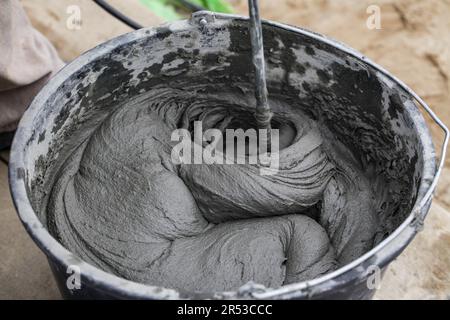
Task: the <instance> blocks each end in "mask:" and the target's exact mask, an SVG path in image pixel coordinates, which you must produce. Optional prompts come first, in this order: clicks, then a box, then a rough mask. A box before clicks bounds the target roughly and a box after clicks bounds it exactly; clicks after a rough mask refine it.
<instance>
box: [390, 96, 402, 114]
mask: <svg viewBox="0 0 450 320" xmlns="http://www.w3.org/2000/svg"><path fill="white" fill-rule="evenodd" d="M402 106H403V102H402V100H401V98H400V96H399V95H398V94H391V95H390V96H389V107H388V112H389V116H390V117H391V118H392V119H398V115H399V114H400V113H401V112H402Z"/></svg>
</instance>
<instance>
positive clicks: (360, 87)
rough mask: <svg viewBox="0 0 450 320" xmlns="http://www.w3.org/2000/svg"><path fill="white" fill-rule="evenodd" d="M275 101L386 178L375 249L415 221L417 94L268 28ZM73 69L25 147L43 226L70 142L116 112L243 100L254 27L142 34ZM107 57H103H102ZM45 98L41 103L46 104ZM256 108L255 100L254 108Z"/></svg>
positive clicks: (230, 22)
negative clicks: (157, 100)
mask: <svg viewBox="0 0 450 320" xmlns="http://www.w3.org/2000/svg"><path fill="white" fill-rule="evenodd" d="M264 41H265V54H266V64H267V77H268V86H269V94H270V96H271V97H272V98H276V97H277V96H282V97H283V99H284V100H287V101H289V104H290V105H291V106H292V107H295V108H301V109H302V110H303V112H304V113H306V114H307V115H308V116H310V117H311V118H312V119H314V120H316V121H317V122H319V123H321V125H323V126H326V127H327V129H329V130H330V131H331V132H333V133H334V134H335V136H336V137H337V138H338V139H339V140H340V141H341V142H342V143H343V144H345V145H346V146H347V147H348V148H349V149H350V150H351V151H352V152H353V154H354V156H355V157H356V158H357V159H359V160H360V161H361V163H362V164H363V165H364V166H371V167H373V170H374V172H375V174H377V175H379V176H380V177H383V179H384V180H385V181H386V187H385V192H386V194H387V195H389V197H388V199H390V200H389V201H386V202H384V203H382V204H381V205H380V207H379V208H377V212H378V213H379V217H380V220H381V221H382V223H381V225H380V226H379V230H378V236H377V238H376V241H375V243H374V245H376V244H377V243H379V242H380V241H382V240H383V239H384V238H386V237H387V236H388V235H389V234H390V233H392V232H393V231H394V230H395V229H396V228H397V227H398V226H399V225H400V224H401V222H402V221H404V219H405V218H406V217H407V216H408V215H409V214H410V212H411V209H412V207H413V204H414V202H415V200H416V197H417V194H418V191H419V190H418V188H419V184H420V181H421V178H422V177H421V172H422V168H423V161H424V160H423V157H422V151H423V146H422V144H421V140H420V137H419V132H418V130H417V128H416V126H415V125H414V121H413V117H414V115H416V114H418V111H417V107H416V105H415V104H414V102H413V99H412V98H411V97H410V95H409V94H408V93H407V92H405V91H404V90H403V89H401V88H400V87H399V86H398V85H397V84H396V83H395V82H393V81H391V80H389V79H388V78H386V77H385V76H383V75H382V74H381V73H379V72H378V71H376V70H375V69H373V68H372V67H371V66H369V65H367V64H366V63H364V61H361V60H359V59H357V58H355V57H353V56H351V55H349V54H348V53H345V52H343V51H341V50H340V49H338V48H336V47H334V46H331V45H329V44H326V43H324V42H322V41H318V40H317V39H314V38H311V37H310V36H308V35H307V34H303V33H299V32H293V31H290V30H285V29H283V28H279V27H276V26H273V25H265V26H264ZM95 50H96V52H94V53H88V55H89V54H91V56H92V59H89V62H88V63H84V64H80V63H79V62H78V61H75V62H73V63H72V64H71V65H70V66H69V67H67V68H66V69H64V70H63V71H62V73H65V74H67V78H66V80H65V81H64V82H63V83H60V84H58V86H57V87H55V88H54V90H53V91H52V93H51V95H50V96H49V97H46V98H45V101H42V107H41V109H40V110H39V116H38V117H35V119H34V124H33V134H32V135H31V138H30V140H29V141H28V145H27V150H25V158H26V161H27V163H26V168H24V170H25V171H24V174H23V176H24V177H25V183H26V185H27V187H28V189H27V190H28V196H29V198H30V199H31V202H32V206H33V208H34V210H35V212H37V213H38V215H39V219H40V220H41V222H42V223H43V224H44V225H46V216H45V210H44V208H43V207H44V205H45V199H46V196H48V194H49V188H50V186H51V185H52V182H53V178H54V176H55V173H56V172H57V171H58V170H59V169H60V167H61V165H62V163H63V162H64V160H65V157H67V156H68V155H70V153H69V152H68V151H70V150H72V149H73V148H74V147H76V146H75V145H74V142H73V140H72V139H71V137H73V136H75V135H80V134H81V135H84V136H85V137H86V138H87V137H89V135H90V134H91V133H92V131H91V132H89V131H86V130H85V128H86V126H85V124H86V123H91V124H93V125H92V126H91V127H92V128H93V129H92V130H94V128H95V126H96V124H100V123H101V122H102V120H103V119H105V118H106V117H107V116H108V115H109V114H111V112H113V111H114V110H115V107H116V106H118V105H124V104H125V105H126V101H129V100H130V99H136V98H138V97H139V95H141V94H143V93H145V92H147V91H148V90H150V89H151V88H159V87H161V88H167V87H170V88H173V89H177V88H179V89H182V90H188V91H189V90H200V91H201V92H202V93H204V94H206V95H208V94H210V95H211V96H214V95H215V94H217V92H220V91H222V90H227V91H229V92H232V93H233V94H235V95H236V97H237V98H239V97H241V96H242V97H243V96H244V93H248V92H250V90H252V87H253V66H252V63H251V55H250V54H251V47H250V39H249V32H248V24H247V21H245V20H243V19H238V18H236V19H226V20H221V19H218V20H215V21H212V20H211V21H208V23H207V24H199V23H196V21H194V20H191V21H182V22H177V23H175V24H171V25H170V27H161V28H157V29H147V30H140V31H138V32H136V33H134V34H133V35H132V36H130V35H129V36H127V38H126V41H124V40H123V39H122V40H121V39H120V38H119V39H115V40H112V41H111V42H108V43H106V44H103V45H102V46H101V47H100V48H97V49H95ZM99 53H100V54H99ZM38 99H39V98H38ZM249 103H251V101H249Z"/></svg>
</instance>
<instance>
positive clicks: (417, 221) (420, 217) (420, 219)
mask: <svg viewBox="0 0 450 320" xmlns="http://www.w3.org/2000/svg"><path fill="white" fill-rule="evenodd" d="M391 77H392V76H391ZM396 80H397V81H398V82H399V84H400V85H401V86H402V87H403V89H405V90H406V91H408V93H409V94H410V95H412V96H413V97H414V99H416V101H417V102H418V103H419V105H420V106H421V107H422V108H423V109H424V110H425V111H426V112H427V113H428V115H429V116H430V117H431V118H432V119H433V121H434V122H435V123H436V124H437V125H438V126H439V127H440V128H441V129H442V131H443V132H444V140H443V142H442V145H441V148H440V152H441V154H440V158H439V165H438V166H437V170H436V174H435V175H434V178H433V180H432V181H431V184H430V186H429V188H428V190H427V191H426V193H425V195H424V197H423V198H422V201H421V202H420V203H419V205H418V206H417V207H416V208H415V209H414V219H413V221H412V222H411V223H412V224H413V225H414V226H415V228H416V231H421V230H422V229H423V224H424V220H425V217H426V215H425V214H421V212H422V208H423V207H424V206H426V205H427V203H429V201H431V199H432V198H433V196H434V191H435V190H436V187H437V184H438V181H439V177H440V175H441V173H442V169H443V168H444V165H445V155H446V154H447V147H448V142H449V129H448V128H447V126H446V125H445V124H444V123H443V122H442V120H441V119H439V117H438V116H437V115H436V114H435V113H434V111H433V110H432V109H431V108H430V107H429V106H428V105H427V104H426V102H425V101H423V99H422V98H420V97H419V96H418V95H417V93H415V92H414V91H412V90H411V89H410V88H409V87H408V86H406V85H405V84H404V83H402V82H401V81H399V80H398V79H396Z"/></svg>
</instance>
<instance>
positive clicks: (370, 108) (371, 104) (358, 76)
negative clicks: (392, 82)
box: [331, 62, 383, 127]
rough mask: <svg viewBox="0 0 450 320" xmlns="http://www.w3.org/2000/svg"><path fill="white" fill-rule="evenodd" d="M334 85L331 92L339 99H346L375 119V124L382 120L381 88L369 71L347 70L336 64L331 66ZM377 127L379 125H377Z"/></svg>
mask: <svg viewBox="0 0 450 320" xmlns="http://www.w3.org/2000/svg"><path fill="white" fill-rule="evenodd" d="M331 68H332V70H333V77H334V79H336V83H334V84H333V86H332V90H333V92H334V93H335V95H336V96H337V97H339V98H340V99H346V100H348V101H351V103H352V104H354V105H356V106H357V107H358V108H357V110H360V111H361V112H368V113H370V114H372V115H374V116H375V117H376V119H377V120H379V121H377V122H380V123H381V121H382V120H383V116H382V109H383V108H382V105H383V104H382V102H381V98H382V95H383V88H382V86H381V83H380V81H379V80H378V78H377V77H376V76H375V75H374V74H373V73H372V71H371V70H368V69H367V70H358V71H355V70H353V69H350V68H347V67H345V66H343V65H341V64H339V63H337V62H333V63H332V65H331ZM378 127H379V125H378Z"/></svg>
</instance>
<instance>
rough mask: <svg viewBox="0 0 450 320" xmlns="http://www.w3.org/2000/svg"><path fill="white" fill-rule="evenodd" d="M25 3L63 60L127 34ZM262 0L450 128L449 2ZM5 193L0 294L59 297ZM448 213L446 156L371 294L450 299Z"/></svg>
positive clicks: (268, 13)
mask: <svg viewBox="0 0 450 320" xmlns="http://www.w3.org/2000/svg"><path fill="white" fill-rule="evenodd" d="M21 2H22V4H23V5H24V7H25V9H26V11H27V12H28V14H29V16H30V18H31V21H32V23H33V24H34V25H35V27H36V28H37V29H39V30H40V31H41V32H42V33H44V34H45V35H46V36H47V37H48V38H49V39H50V40H51V41H52V42H53V43H54V45H55V46H56V48H57V49H58V51H59V53H60V55H61V57H62V58H63V59H65V60H66V61H69V60H72V59H74V58H75V57H77V56H78V55H79V54H81V53H82V52H84V51H86V50H88V49H90V48H92V47H94V46H95V45H97V44H99V43H101V42H103V41H105V40H107V39H110V38H112V37H115V36H117V35H120V34H122V33H125V32H128V31H131V29H129V28H128V27H126V26H124V25H123V24H122V23H120V22H118V21H117V20H115V19H114V18H111V17H110V16H109V15H108V14H106V13H104V12H103V11H102V10H101V9H99V8H98V7H97V6H96V5H95V4H94V3H93V2H92V1H90V0H21ZM230 2H232V3H233V4H234V6H235V8H236V10H237V12H239V13H242V14H246V10H247V7H246V2H247V1H246V0H230ZM110 3H112V4H114V5H115V6H116V7H117V8H119V9H122V10H123V11H124V12H126V13H127V14H128V15H129V16H131V17H133V18H134V19H135V20H137V21H139V22H140V23H142V24H143V25H146V26H150V25H157V24H160V23H161V22H162V21H161V19H159V18H157V17H155V16H153V15H152V14H151V13H149V11H147V10H146V9H145V8H143V7H142V5H141V4H140V3H139V1H138V0H128V1H124V0H110ZM260 3H261V11H262V16H263V18H265V19H271V20H277V21H281V22H285V23H288V24H292V25H297V26H302V27H305V28H307V29H310V30H313V31H316V32H319V33H323V34H325V35H327V36H330V37H332V38H335V39H337V40H340V41H342V42H344V43H346V44H348V45H350V46H352V47H354V48H355V49H357V50H359V51H361V52H363V53H364V54H365V55H367V56H368V57H369V58H371V59H372V60H374V61H375V62H377V63H379V64H380V65H382V66H383V67H385V68H386V69H387V70H389V71H390V72H392V73H393V74H394V75H396V76H397V77H398V78H400V79H402V80H403V81H404V82H406V83H407V84H408V85H409V86H411V87H412V88H413V89H414V90H415V91H416V92H417V93H419V94H420V95H421V96H422V98H424V99H425V100H426V101H427V102H428V103H429V104H430V106H431V107H432V108H433V110H434V111H435V112H436V113H437V114H438V116H439V117H440V118H441V119H442V120H443V121H444V122H445V123H446V124H447V125H450V80H449V78H450V0H379V1H375V0H284V1H273V0H260ZM374 4H375V5H377V6H379V8H380V9H381V29H374V30H371V29H369V28H368V27H367V25H366V21H367V19H368V17H369V14H368V13H367V11H366V10H367V8H368V7H369V5H374ZM71 5H77V6H79V8H80V13H81V24H80V28H78V29H77V28H75V29H74V28H72V27H71V26H70V25H68V24H67V23H68V19H70V16H71V14H70V12H69V13H68V10H69V11H70V9H68V8H69V6H71ZM429 123H430V128H431V131H432V133H433V137H434V138H435V142H436V146H439V145H440V143H441V141H442V134H441V132H440V130H439V129H438V128H437V127H436V126H435V125H433V124H432V122H429ZM2 166H3V167H2ZM5 172H6V166H5V165H2V164H0V173H1V175H0V182H1V183H0V187H1V188H2V189H5V188H7V186H6V184H5V182H4V179H6V175H5ZM4 184H5V185H4ZM2 193H3V192H2ZM2 193H0V195H1V196H2V198H1V199H2V202H1V203H2V207H1V208H0V219H1V222H2V223H0V225H5V223H9V226H8V230H2V232H0V251H1V254H2V256H4V255H3V254H4V253H6V257H7V262H6V263H0V298H8V297H16V298H35V297H40V298H57V297H58V294H57V292H56V289H55V286H54V282H53V280H52V279H51V276H50V275H49V271H48V268H47V267H46V265H45V259H44V257H43V255H42V254H41V253H39V251H38V249H37V248H36V247H34V245H33V244H32V242H31V240H30V239H29V238H27V236H26V235H25V234H24V230H21V229H20V228H21V227H20V225H19V223H18V219H17V218H15V212H14V210H13V209H12V206H11V203H10V199H9V196H5V195H2ZM3 203H6V207H3ZM449 210H450V155H448V156H447V158H446V167H445V169H444V172H443V175H442V177H441V182H440V184H439V188H438V192H437V194H436V197H435V201H434V205H433V207H432V209H431V211H430V214H429V216H428V218H427V220H426V225H425V228H424V230H423V231H422V232H421V233H419V234H418V236H417V237H416V238H415V240H414V241H413V242H412V243H411V245H410V246H409V247H408V248H407V249H406V250H405V252H404V253H403V254H402V255H401V256H400V257H399V258H398V259H397V260H396V261H394V262H393V263H392V265H391V266H390V267H389V269H388V270H387V272H386V275H385V277H384V279H383V281H382V285H381V288H380V290H379V291H378V293H377V295H376V298H377V299H411V298H412V299H428V298H441V299H446V298H449V297H450V211H449ZM11 225H12V226H13V227H12V228H11V227H10V226H11ZM3 231H4V232H3ZM16 234H19V236H18V237H15V238H14V241H12V240H11V239H9V236H11V237H13V236H14V235H16ZM3 238H5V239H3ZM8 239H9V241H10V242H7V240H8ZM4 241H5V243H6V245H5V244H4ZM10 246H13V247H14V248H15V251H14V252H11V249H8V248H10ZM8 250H9V251H8ZM30 260H32V262H33V263H31V265H33V268H34V269H32V270H31V271H33V272H31V273H30V272H28V274H29V277H28V278H27V277H24V276H20V274H21V273H20V272H22V271H23V270H25V269H24V268H29V266H30ZM27 270H28V269H27ZM23 272H25V271H23ZM5 274H8V275H9V276H8V278H9V277H11V275H12V276H13V277H14V275H17V276H15V277H14V279H15V282H14V285H9V286H6V287H5V286H2V285H1V284H5V283H7V281H8V279H6V276H5ZM22 274H23V273H22ZM30 287H32V288H30Z"/></svg>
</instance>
